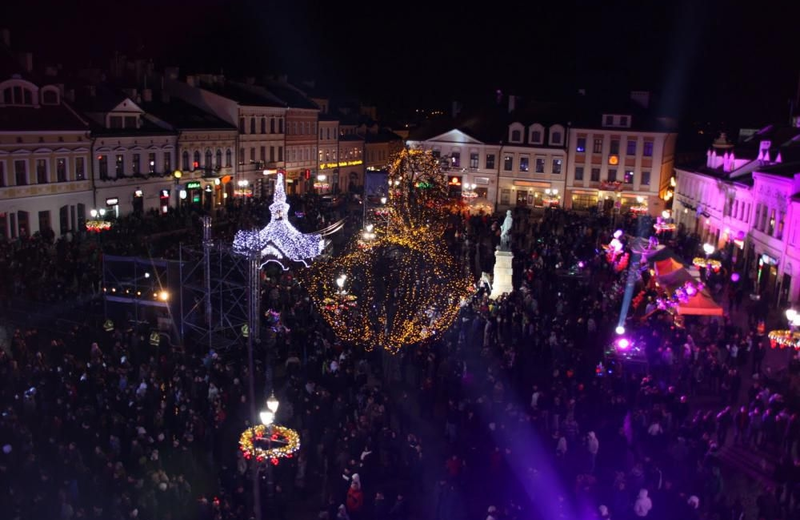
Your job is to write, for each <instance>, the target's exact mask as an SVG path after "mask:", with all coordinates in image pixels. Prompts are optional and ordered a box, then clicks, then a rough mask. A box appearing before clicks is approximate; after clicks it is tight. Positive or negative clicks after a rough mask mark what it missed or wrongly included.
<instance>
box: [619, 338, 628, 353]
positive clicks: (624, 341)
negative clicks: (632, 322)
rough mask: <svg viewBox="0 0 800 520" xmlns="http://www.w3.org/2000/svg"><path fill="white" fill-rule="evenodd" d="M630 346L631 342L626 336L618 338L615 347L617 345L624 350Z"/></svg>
mask: <svg viewBox="0 0 800 520" xmlns="http://www.w3.org/2000/svg"><path fill="white" fill-rule="evenodd" d="M630 346H631V342H630V341H628V339H627V338H620V339H619V341H617V347H619V349H620V350H626V349H627V348H628V347H630Z"/></svg>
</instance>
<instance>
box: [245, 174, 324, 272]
mask: <svg viewBox="0 0 800 520" xmlns="http://www.w3.org/2000/svg"><path fill="white" fill-rule="evenodd" d="M269 211H270V215H271V219H270V221H269V223H268V224H267V225H266V227H264V228H263V229H261V230H244V229H243V230H240V231H237V232H236V235H235V236H234V238H233V250H234V252H235V253H238V254H242V255H248V254H258V255H260V256H261V258H262V259H263V260H264V261H265V262H266V261H275V262H277V263H279V264H280V265H281V266H282V267H283V268H284V269H288V266H286V265H284V262H286V261H287V260H288V261H292V262H300V263H302V264H303V265H305V266H306V267H308V262H310V261H311V260H313V259H314V258H316V257H317V256H318V255H319V254H320V253H322V251H323V249H325V238H324V237H323V236H322V235H321V234H316V233H311V234H305V233H301V232H300V231H298V230H297V229H296V228H295V227H294V226H293V225H292V224H291V222H289V220H288V214H289V204H288V203H287V202H286V192H285V190H284V187H283V174H282V173H278V177H277V180H276V182H275V195H274V197H273V202H272V204H270V206H269Z"/></svg>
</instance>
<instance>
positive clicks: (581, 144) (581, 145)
mask: <svg viewBox="0 0 800 520" xmlns="http://www.w3.org/2000/svg"><path fill="white" fill-rule="evenodd" d="M575 151H576V152H579V153H583V152H585V151H586V138H585V137H579V138H578V144H577V145H576V146H575Z"/></svg>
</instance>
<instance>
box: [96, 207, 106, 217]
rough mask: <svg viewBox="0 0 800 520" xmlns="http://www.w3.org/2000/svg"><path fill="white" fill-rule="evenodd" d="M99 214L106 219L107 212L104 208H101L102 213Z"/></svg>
mask: <svg viewBox="0 0 800 520" xmlns="http://www.w3.org/2000/svg"><path fill="white" fill-rule="evenodd" d="M98 213H100V216H101V217H104V216H105V215H106V210H105V209H104V208H100V211H98Z"/></svg>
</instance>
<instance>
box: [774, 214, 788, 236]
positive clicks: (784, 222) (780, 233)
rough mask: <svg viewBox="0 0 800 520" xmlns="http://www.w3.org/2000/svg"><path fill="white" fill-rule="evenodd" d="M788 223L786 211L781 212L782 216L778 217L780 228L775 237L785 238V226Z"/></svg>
mask: <svg viewBox="0 0 800 520" xmlns="http://www.w3.org/2000/svg"><path fill="white" fill-rule="evenodd" d="M785 225H786V213H783V212H781V214H780V218H779V219H778V228H777V233H775V238H777V239H778V240H783V228H784V226H785Z"/></svg>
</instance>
